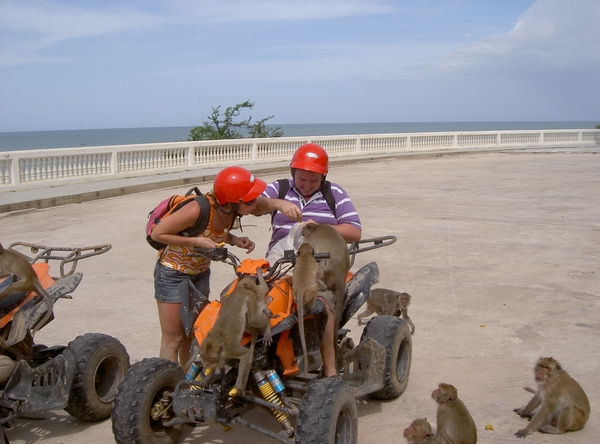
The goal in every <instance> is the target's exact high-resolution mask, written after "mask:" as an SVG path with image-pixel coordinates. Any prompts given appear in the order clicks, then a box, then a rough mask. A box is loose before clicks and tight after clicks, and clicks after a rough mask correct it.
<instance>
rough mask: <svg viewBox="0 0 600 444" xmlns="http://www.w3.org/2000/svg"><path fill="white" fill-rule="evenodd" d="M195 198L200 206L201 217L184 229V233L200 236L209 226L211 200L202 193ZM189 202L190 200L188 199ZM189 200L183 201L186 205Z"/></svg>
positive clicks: (190, 235)
mask: <svg viewBox="0 0 600 444" xmlns="http://www.w3.org/2000/svg"><path fill="white" fill-rule="evenodd" d="M194 200H195V201H196V202H197V203H198V206H199V207H200V217H199V218H198V220H197V221H196V222H195V223H194V225H192V226H191V227H189V228H187V229H186V230H184V231H183V232H182V233H187V235H188V236H189V237H196V236H199V235H200V234H202V233H203V232H204V230H206V227H207V226H208V220H209V218H210V202H209V200H208V198H207V197H206V196H203V195H200V196H197V197H194ZM188 202H189V201H188ZM188 202H182V203H183V204H184V205H185V204H186V203H188Z"/></svg>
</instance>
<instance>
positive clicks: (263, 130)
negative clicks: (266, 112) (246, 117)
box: [248, 116, 283, 139]
mask: <svg viewBox="0 0 600 444" xmlns="http://www.w3.org/2000/svg"><path fill="white" fill-rule="evenodd" d="M273 117H275V116H269V117H265V118H264V119H261V120H257V121H256V122H254V123H253V124H252V125H250V121H248V134H250V137H251V138H253V139H261V138H266V137H281V136H283V131H282V130H281V127H280V126H278V127H277V128H267V127H266V126H265V122H266V121H267V120H269V119H272V118H273Z"/></svg>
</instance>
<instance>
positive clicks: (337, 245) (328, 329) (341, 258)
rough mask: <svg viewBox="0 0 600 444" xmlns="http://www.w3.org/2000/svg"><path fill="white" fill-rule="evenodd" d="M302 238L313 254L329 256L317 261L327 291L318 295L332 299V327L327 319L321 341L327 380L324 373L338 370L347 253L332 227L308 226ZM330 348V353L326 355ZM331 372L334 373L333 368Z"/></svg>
mask: <svg viewBox="0 0 600 444" xmlns="http://www.w3.org/2000/svg"><path fill="white" fill-rule="evenodd" d="M302 236H303V238H304V242H306V243H308V244H310V245H311V246H312V247H313V249H314V251H315V253H329V258H328V259H323V260H320V261H319V266H320V267H321V268H322V269H323V283H324V284H325V288H326V289H327V291H325V292H319V296H321V297H322V298H323V299H325V300H327V299H333V300H330V301H328V302H330V304H328V306H329V307H331V308H332V312H333V315H334V319H333V323H331V321H330V320H329V317H328V321H327V323H326V325H325V335H324V336H323V339H322V340H321V356H322V358H323V367H324V370H326V371H325V374H326V376H328V375H327V372H329V371H332V368H334V367H337V363H336V361H337V360H336V355H337V333H338V330H339V323H340V320H341V319H342V314H343V312H344V293H345V291H346V277H347V275H348V270H349V269H350V253H349V252H348V246H347V245H346V241H345V240H344V238H343V237H342V235H341V234H340V233H338V231H337V230H336V229H335V228H333V227H332V226H331V225H324V224H317V223H314V222H307V223H306V224H305V225H304V227H303V228H302ZM333 306H335V308H333ZM332 327H333V331H332ZM327 336H329V337H327ZM330 346H331V347H330ZM330 348H331V352H330V351H329V349H330ZM334 370H336V371H337V369H336V368H334Z"/></svg>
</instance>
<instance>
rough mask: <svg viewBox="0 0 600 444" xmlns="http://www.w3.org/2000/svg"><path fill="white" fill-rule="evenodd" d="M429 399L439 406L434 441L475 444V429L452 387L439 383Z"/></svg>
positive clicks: (445, 443) (469, 415) (471, 419)
mask: <svg viewBox="0 0 600 444" xmlns="http://www.w3.org/2000/svg"><path fill="white" fill-rule="evenodd" d="M431 397H432V398H433V399H435V401H436V402H437V403H438V404H439V405H438V409H437V430H436V432H435V439H437V440H438V442H439V443H440V444H475V443H476V442H477V428H476V427H475V421H473V418H472V417H471V414H470V413H469V411H468V410H467V407H466V406H465V404H464V403H463V402H462V401H461V400H460V399H458V392H457V390H456V388H455V387H454V386H453V385H450V384H445V383H443V382H442V383H441V384H440V385H439V387H438V389H436V390H434V391H433V392H432V393H431Z"/></svg>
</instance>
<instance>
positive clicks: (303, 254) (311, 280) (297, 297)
mask: <svg viewBox="0 0 600 444" xmlns="http://www.w3.org/2000/svg"><path fill="white" fill-rule="evenodd" d="M314 254H315V250H314V249H313V247H312V245H310V244H308V243H303V244H302V245H300V248H298V257H297V258H296V264H295V266H294V275H293V276H292V289H293V295H294V301H295V302H296V307H297V308H298V328H299V330H300V342H301V343H302V354H303V356H304V359H303V362H304V373H308V351H307V348H306V336H305V334H304V306H307V307H308V308H309V311H310V310H312V309H313V308H314V307H315V303H316V302H317V293H318V292H319V290H321V291H324V290H326V287H325V283H324V282H323V269H322V268H321V267H319V264H318V263H317V261H316V259H315V257H314Z"/></svg>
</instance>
